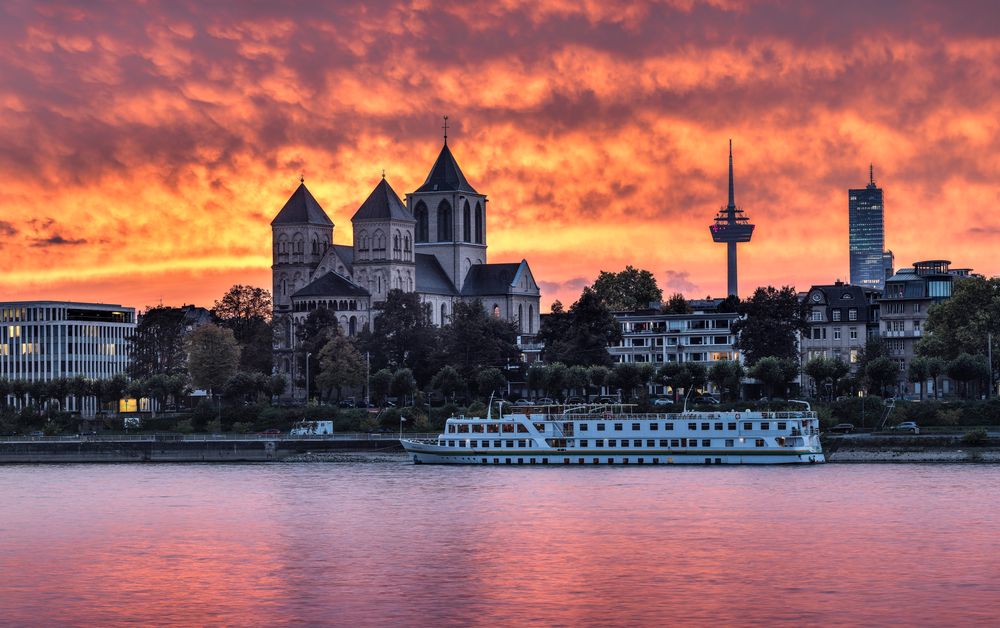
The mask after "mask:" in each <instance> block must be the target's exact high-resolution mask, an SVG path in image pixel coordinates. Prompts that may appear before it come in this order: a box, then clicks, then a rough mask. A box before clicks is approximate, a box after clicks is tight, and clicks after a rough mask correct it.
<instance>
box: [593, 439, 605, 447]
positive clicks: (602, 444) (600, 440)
mask: <svg viewBox="0 0 1000 628" xmlns="http://www.w3.org/2000/svg"><path fill="white" fill-rule="evenodd" d="M594 444H595V445H597V446H598V447H604V440H603V439H600V438H599V439H597V440H595V441H594Z"/></svg>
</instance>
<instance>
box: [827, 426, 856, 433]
mask: <svg viewBox="0 0 1000 628" xmlns="http://www.w3.org/2000/svg"><path fill="white" fill-rule="evenodd" d="M830 431H831V432H833V433H834V434H850V433H851V432H853V431H854V424H853V423H837V424H836V425H834V426H833V427H831V428H830Z"/></svg>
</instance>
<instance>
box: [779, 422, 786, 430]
mask: <svg viewBox="0 0 1000 628" xmlns="http://www.w3.org/2000/svg"><path fill="white" fill-rule="evenodd" d="M787 428H788V425H786V424H785V423H778V429H779V430H784V429H787Z"/></svg>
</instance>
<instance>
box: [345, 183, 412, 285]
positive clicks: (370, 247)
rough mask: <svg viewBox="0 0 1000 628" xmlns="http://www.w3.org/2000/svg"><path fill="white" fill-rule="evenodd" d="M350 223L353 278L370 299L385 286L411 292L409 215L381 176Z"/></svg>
mask: <svg viewBox="0 0 1000 628" xmlns="http://www.w3.org/2000/svg"><path fill="white" fill-rule="evenodd" d="M351 223H352V225H353V227H354V281H355V282H356V283H357V284H358V285H360V286H362V287H364V288H367V289H368V292H369V294H371V296H372V303H377V302H379V301H385V298H386V295H387V294H388V293H389V290H392V289H397V288H398V289H399V290H403V291H404V292H413V291H414V289H415V286H416V264H415V262H414V242H413V239H414V226H415V224H416V221H415V220H414V218H413V215H412V214H411V213H410V212H409V210H407V209H406V207H405V206H404V205H403V202H402V201H400V200H399V196H397V195H396V192H395V190H393V189H392V186H390V185H389V182H388V181H386V180H385V175H384V174H383V175H382V180H381V181H379V183H378V185H376V186H375V189H374V190H372V193H371V194H369V195H368V198H367V199H366V200H365V202H364V203H362V204H361V207H359V208H358V211H356V212H355V213H354V217H352V218H351Z"/></svg>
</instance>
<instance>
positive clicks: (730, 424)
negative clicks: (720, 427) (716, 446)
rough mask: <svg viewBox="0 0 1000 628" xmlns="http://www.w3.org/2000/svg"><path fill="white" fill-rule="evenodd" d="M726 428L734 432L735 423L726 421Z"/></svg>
mask: <svg viewBox="0 0 1000 628" xmlns="http://www.w3.org/2000/svg"><path fill="white" fill-rule="evenodd" d="M726 429H727V430H733V431H734V432H735V431H736V424H735V423H728V424H726Z"/></svg>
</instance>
